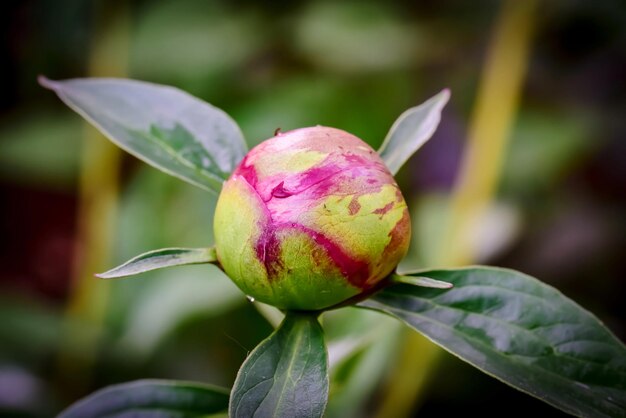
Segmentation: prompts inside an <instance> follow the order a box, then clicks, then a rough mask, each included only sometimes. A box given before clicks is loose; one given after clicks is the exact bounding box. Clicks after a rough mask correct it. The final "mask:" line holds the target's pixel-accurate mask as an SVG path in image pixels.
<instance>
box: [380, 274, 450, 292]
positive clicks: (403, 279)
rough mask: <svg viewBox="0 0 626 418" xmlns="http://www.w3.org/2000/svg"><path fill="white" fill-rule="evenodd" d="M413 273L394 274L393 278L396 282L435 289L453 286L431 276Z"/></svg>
mask: <svg viewBox="0 0 626 418" xmlns="http://www.w3.org/2000/svg"><path fill="white" fill-rule="evenodd" d="M411 274H412V273H404V274H393V275H392V276H391V280H392V281H393V282H395V283H405V284H410V285H412V286H421V287H430V288H433V289H450V288H451V287H453V285H452V283H448V282H444V281H441V280H435V279H431V278H430V277H423V276H421V273H417V274H418V275H417V276H411Z"/></svg>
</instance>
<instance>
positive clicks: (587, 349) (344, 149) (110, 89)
mask: <svg viewBox="0 0 626 418" xmlns="http://www.w3.org/2000/svg"><path fill="white" fill-rule="evenodd" d="M40 82H41V84H42V85H44V86H45V87H47V88H50V89H51V90H53V91H55V92H56V93H57V94H58V96H59V97H60V98H61V99H62V100H63V101H64V102H65V103H66V104H67V105H68V106H69V107H71V108H72V109H74V110H75V111H76V112H78V113H79V114H81V115H82V116H83V117H84V118H85V119H87V120H88V121H89V122H91V123H92V124H94V125H95V126H96V127H97V128H98V129H100V130H101V131H102V132H103V133H104V134H105V135H106V136H108V137H109V139H111V140H112V141H113V142H115V143H116V144H118V145H119V146H120V147H122V148H124V149H125V150H127V151H128V152H130V153H131V154H133V155H135V156H137V157H138V158H140V159H142V160H144V161H146V162H147V163H149V164H151V165H153V166H155V167H157V168H159V169H161V170H163V171H165V172H166V173H169V174H171V175H174V176H177V177H179V178H181V179H183V180H185V181H188V182H189V183H192V184H194V185H196V186H198V187H201V188H203V189H205V190H207V191H209V192H213V193H215V194H219V199H218V203H217V208H216V213H215V221H214V232H215V246H213V247H208V248H198V249H190V248H166V249H161V250H156V251H151V252H148V253H145V254H142V255H140V256H138V257H135V258H133V259H131V260H129V261H128V262H126V263H124V264H123V265H121V266H119V267H116V268H114V269H112V270H110V271H107V272H105V273H102V274H100V275H99V277H101V278H105V279H109V278H116V277H124V276H130V275H134V274H137V273H141V272H145V271H149V270H154V269H158V268H164V267H170V266H176V265H183V264H201V263H206V264H214V265H216V266H218V267H219V268H221V269H222V270H223V271H224V272H225V273H226V275H228V276H229V277H230V278H231V279H232V280H233V281H234V282H235V283H236V284H237V286H238V287H239V288H240V289H241V290H242V291H243V292H244V294H246V295H248V296H249V297H250V298H251V299H256V300H259V301H262V302H265V303H267V304H271V305H274V306H275V307H277V308H280V309H281V310H283V312H284V314H285V317H284V320H283V321H282V323H281V324H280V326H279V327H278V328H277V329H276V331H275V332H274V333H273V334H272V335H270V336H269V337H268V338H267V339H266V340H264V341H263V342H261V344H260V345H259V346H258V347H257V348H256V349H255V350H254V351H252V352H251V353H250V355H249V356H248V358H247V359H246V361H245V362H244V364H243V365H242V367H241V369H240V371H239V374H238V376H237V379H236V380H235V383H234V386H233V388H232V390H230V392H229V391H228V390H226V389H221V388H216V387H212V386H208V385H202V384H196V383H185V382H172V381H152V380H147V381H138V382H133V383H130V384H122V385H118V386H113V387H110V388H107V389H104V390H102V391H99V392H96V393H95V394H93V395H91V396H90V397H88V398H86V399H84V400H82V401H80V402H78V403H77V404H75V405H73V406H71V407H70V408H68V409H67V410H66V411H64V412H63V413H62V414H61V417H65V418H67V417H81V418H86V417H100V416H109V415H111V414H120V415H123V414H126V413H128V414H133V413H137V414H151V413H154V414H158V416H199V415H207V414H213V413H219V412H222V411H224V410H225V409H228V411H229V415H230V416H231V417H250V416H257V417H266V416H272V417H278V416H285V417H321V416H322V415H323V413H324V409H325V406H326V402H327V399H328V384H329V383H328V380H329V378H328V355H327V352H326V347H325V343H324V333H323V330H322V327H321V326H320V324H319V322H318V317H319V315H320V314H321V313H322V312H323V311H325V310H329V309H336V308H340V307H342V306H347V305H353V306H356V307H359V308H364V309H370V310H375V311H379V312H383V313H386V314H388V315H391V316H393V317H396V318H398V319H399V320H401V321H403V322H405V323H406V324H407V325H408V326H410V327H411V328H413V329H415V330H416V331H418V332H421V333H422V334H424V335H425V336H426V337H428V338H429V339H430V340H432V341H433V342H435V343H437V344H439V345H440V346H441V347H443V348H444V349H446V350H448V351H450V352H451V353H453V354H455V355H456V356H458V357H459V358H461V359H463V360H464V361H466V362H468V363H470V364H472V365H473V366H475V367H477V368H479V369H481V370H483V371H484V372H485V373H488V374H490V375H492V376H494V377H496V378H498V379H500V380H501V381H503V382H505V383H507V384H509V385H511V386H513V387H515V388H517V389H519V390H521V391H524V392H526V393H528V394H530V395H533V396H535V397H537V398H539V399H541V400H543V401H545V402H547V403H549V404H551V405H553V406H555V407H557V408H559V409H561V410H563V411H565V412H568V413H571V414H574V415H580V416H624V411H626V348H625V347H624V345H623V344H622V343H621V342H620V341H619V340H618V339H617V338H616V337H615V336H614V335H613V334H612V333H611V332H610V331H609V330H608V329H607V328H606V327H604V325H603V324H602V323H601V322H600V321H599V320H598V319H597V318H596V317H594V316H593V315H592V314H591V313H589V312H587V311H586V310H584V309H583V308H581V307H580V306H578V305H577V304H576V303H574V302H573V301H571V300H570V299H568V298H567V297H565V296H564V295H562V294H561V293H560V292H558V291H557V290H556V289H554V288H552V287H550V286H547V285H546V284H543V283H542V282H540V281H538V280H536V279H534V278H532V277H529V276H527V275H524V274H522V273H519V272H515V271H512V270H506V269H498V268H492V267H480V266H475V267H465V268H460V269H436V270H422V271H416V272H405V273H402V274H401V273H399V272H398V271H396V266H397V264H398V263H399V261H400V260H401V259H402V258H403V256H404V255H405V254H406V252H407V249H408V242H409V236H410V221H409V214H408V210H407V205H406V203H405V201H404V198H403V196H402V193H401V192H400V190H399V188H398V186H397V184H396V183H395V181H394V179H393V174H395V173H396V172H397V171H398V169H399V168H400V167H401V166H402V165H403V164H404V162H406V160H407V159H408V158H409V157H410V156H411V155H412V154H413V153H414V152H415V151H417V149H418V148H419V147H420V146H421V145H422V144H423V143H424V142H425V141H426V140H428V139H429V138H430V136H431V135H432V133H433V132H434V130H435V129H436V127H437V125H438V123H439V120H440V113H441V110H442V108H443V106H444V105H445V103H446V102H447V100H448V98H449V92H448V91H447V90H444V91H443V92H441V93H439V94H438V95H436V96H435V97H433V98H431V99H430V100H428V101H427V102H425V103H424V104H422V105H420V106H417V107H415V108H412V109H409V110H408V111H406V112H405V113H404V114H402V115H401V116H400V118H399V119H398V120H397V121H396V122H395V124H394V125H393V126H392V128H391V130H390V132H389V134H388V135H387V137H386V139H385V141H384V142H383V144H382V146H381V148H380V149H379V150H378V152H375V151H374V150H372V149H371V148H370V147H369V146H367V145H366V144H365V143H364V142H362V141H361V140H360V139H358V138H356V137H355V136H353V135H350V134H348V133H347V132H344V131H341V130H338V129H334V128H326V127H319V126H318V127H311V128H303V129H298V130H295V131H290V132H285V133H280V132H277V133H276V135H275V136H274V137H273V138H271V139H269V140H267V141H265V142H263V143H261V144H260V145H258V146H257V147H255V148H254V149H252V150H251V151H250V152H247V148H246V144H245V141H244V139H243V135H242V134H241V131H240V130H239V128H238V126H237V125H236V123H235V122H234V121H233V120H232V119H230V117H228V116H227V115H226V114H225V113H224V112H222V111H221V110H219V109H216V108H215V107H213V106H211V105H209V104H207V103H204V102H202V101H200V100H198V99H196V98H194V97H192V96H189V95H188V94H186V93H184V92H181V91H179V90H177V89H174V88H171V87H164V86H158V85H153V84H149V83H143V82H138V81H131V80H115V79H76V80H67V81H60V82H59V81H50V80H47V79H45V78H42V79H41V80H40ZM142 416H145V415H142Z"/></svg>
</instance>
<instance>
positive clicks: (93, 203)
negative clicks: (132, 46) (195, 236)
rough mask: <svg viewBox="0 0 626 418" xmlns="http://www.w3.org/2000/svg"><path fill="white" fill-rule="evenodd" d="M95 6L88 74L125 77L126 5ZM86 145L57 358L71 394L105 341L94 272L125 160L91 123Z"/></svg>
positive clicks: (108, 244) (106, 253)
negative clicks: (69, 284) (71, 271)
mask: <svg viewBox="0 0 626 418" xmlns="http://www.w3.org/2000/svg"><path fill="white" fill-rule="evenodd" d="M96 3H97V4H96V5H95V7H94V9H95V12H96V16H97V19H96V21H95V30H94V31H93V39H94V41H93V44H92V51H93V52H92V54H91V56H90V60H89V69H88V73H89V75H90V76H105V75H106V76H123V75H124V74H126V66H127V56H126V55H127V51H128V45H127V44H128V26H129V19H128V11H127V7H126V5H125V3H124V2H116V5H117V6H118V7H106V6H107V5H106V4H105V3H104V2H96ZM104 11H106V12H107V13H102V12H104ZM82 147H83V149H82V156H81V168H80V174H79V185H78V187H79V191H78V194H79V209H78V238H77V249H76V254H77V257H76V260H75V266H74V274H73V283H72V287H71V290H70V296H69V299H68V302H67V306H66V326H65V332H64V335H63V340H62V341H61V345H60V352H59V357H58V372H59V379H60V380H61V381H62V382H63V383H64V387H65V388H66V390H68V392H69V394H70V395H71V396H76V395H82V394H83V393H85V392H88V391H89V385H90V382H91V378H92V376H91V374H92V368H93V366H94V364H95V363H96V360H97V357H98V350H99V348H100V345H101V342H102V337H103V321H104V317H105V314H106V310H107V303H108V295H109V290H110V282H105V281H101V280H98V279H96V278H95V277H94V273H95V272H99V271H104V270H105V269H106V267H108V263H109V258H110V255H111V249H112V243H113V232H114V230H115V222H116V214H117V200H118V188H119V186H118V185H119V171H120V162H121V156H122V155H121V152H120V151H119V149H118V148H117V147H115V146H114V145H113V144H111V143H110V142H109V141H108V140H107V139H106V138H104V136H103V135H102V134H100V133H99V132H98V131H96V130H95V128H93V127H91V126H88V125H85V128H84V141H83V142H82ZM68 379H70V380H68Z"/></svg>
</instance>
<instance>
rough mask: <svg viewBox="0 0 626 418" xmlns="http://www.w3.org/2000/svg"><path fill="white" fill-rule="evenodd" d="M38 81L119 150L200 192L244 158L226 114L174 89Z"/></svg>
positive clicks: (104, 81) (118, 82)
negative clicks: (121, 149) (199, 189)
mask: <svg viewBox="0 0 626 418" xmlns="http://www.w3.org/2000/svg"><path fill="white" fill-rule="evenodd" d="M39 82H40V84H41V85H42V86H44V87H46V88H49V89H51V90H53V91H54V92H55V93H56V94H57V95H58V96H59V98H61V100H63V101H64V102H65V104H67V105H68V106H69V107H70V108H72V109H73V110H74V111H76V112H77V113H79V114H80V115H81V116H82V117H83V118H85V119H86V120H87V121H88V122H90V123H91V124H93V125H94V126H95V127H96V128H98V129H99V130H100V131H101V132H102V133H103V134H104V135H106V136H107V137H108V138H109V139H110V140H111V141H113V142H114V143H116V144H117V145H119V146H120V147H121V148H123V149H124V150H126V151H128V152H129V153H131V154H133V155H134V156H136V157H137V158H139V159H141V160H143V161H145V162H147V163H148V164H151V165H153V166H154V167H156V168H158V169H160V170H162V171H164V172H166V173H168V174H170V175H173V176H176V177H178V178H181V179H183V180H185V181H188V182H189V183H191V184H194V185H196V186H198V187H201V188H203V189H205V190H208V191H211V192H215V193H219V191H220V188H221V185H222V183H223V182H224V180H225V179H227V178H228V175H229V174H230V173H231V172H232V171H233V170H234V168H235V167H236V166H237V164H238V163H239V162H240V161H241V160H242V159H243V157H244V156H245V154H246V144H245V141H244V139H243V135H242V133H241V131H240V129H239V127H238V126H237V124H236V123H235V122H234V121H233V120H232V119H231V118H230V117H229V116H228V115H227V114H226V113H224V112H223V111H222V110H220V109H218V108H216V107H213V106H211V105H210V104H208V103H205V102H203V101H201V100H199V99H197V98H195V97H193V96H191V95H189V94H187V93H185V92H183V91H181V90H178V89H176V88H173V87H168V86H160V85H157V84H151V83H145V82H141V81H135V80H124V79H108V78H83V79H73V80H65V81H52V80H48V79H46V78H45V77H40V79H39Z"/></svg>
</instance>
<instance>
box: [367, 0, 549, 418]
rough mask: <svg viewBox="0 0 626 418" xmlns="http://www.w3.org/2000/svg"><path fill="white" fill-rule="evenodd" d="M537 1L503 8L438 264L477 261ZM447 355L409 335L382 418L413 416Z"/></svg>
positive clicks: (511, 0) (437, 254) (510, 3)
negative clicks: (478, 231)
mask: <svg viewBox="0 0 626 418" xmlns="http://www.w3.org/2000/svg"><path fill="white" fill-rule="evenodd" d="M536 7H537V1H536V0H528V1H516V0H508V1H506V2H504V3H503V4H502V8H501V10H500V13H499V16H498V19H497V21H496V22H495V26H494V28H493V33H492V36H491V41H490V44H489V47H488V54H487V58H486V62H485V66H484V68H483V71H482V75H481V81H480V85H479V89H478V94H477V97H476V104H475V106H474V111H473V114H472V116H471V119H470V123H469V128H468V139H467V145H466V151H465V154H464V157H463V161H462V165H461V170H460V173H459V177H458V180H457V184H456V187H455V189H454V192H453V194H452V197H451V205H450V212H449V218H448V220H447V225H446V229H445V230H446V231H447V234H446V235H445V237H444V239H443V240H442V242H443V244H444V245H443V246H442V247H441V248H439V249H438V250H437V251H436V252H435V259H434V260H433V264H435V265H445V266H458V265H463V264H468V263H471V262H472V261H473V260H474V257H475V255H476V243H475V242H474V241H473V240H472V238H473V237H475V236H477V235H478V234H476V233H475V232H476V229H477V228H478V222H479V221H480V219H482V218H483V214H484V211H485V210H486V209H487V208H488V206H489V204H490V202H491V201H492V199H493V194H494V192H495V189H496V187H497V185H498V182H499V178H500V170H501V166H502V161H503V159H504V155H505V151H506V146H507V143H508V137H509V133H510V130H511V126H512V123H513V121H514V117H515V114H516V113H517V107H518V103H519V98H520V92H521V87H522V82H523V80H524V76H525V73H526V68H527V64H528V53H529V49H530V40H531V35H532V27H533V16H534V13H535V9H536ZM441 352H442V350H441V349H439V348H436V347H435V346H434V345H433V344H432V343H431V342H429V341H428V340H426V338H424V337H423V336H421V335H419V334H416V333H414V332H412V331H407V336H406V342H405V344H404V346H403V347H402V349H401V352H400V355H399V360H398V362H397V364H396V365H395V367H394V368H393V370H392V375H391V378H390V380H389V382H390V383H389V385H388V386H387V388H386V389H387V390H386V392H385V394H384V398H383V401H382V404H381V407H380V409H379V411H378V415H377V416H379V417H387V416H393V417H398V418H402V417H408V416H411V415H412V414H413V411H414V410H415V408H416V407H417V404H418V402H419V401H420V397H421V396H423V392H424V388H425V387H426V385H427V384H428V380H429V376H430V375H431V373H432V372H433V370H435V366H436V364H437V361H438V360H439V358H440V354H441Z"/></svg>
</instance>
